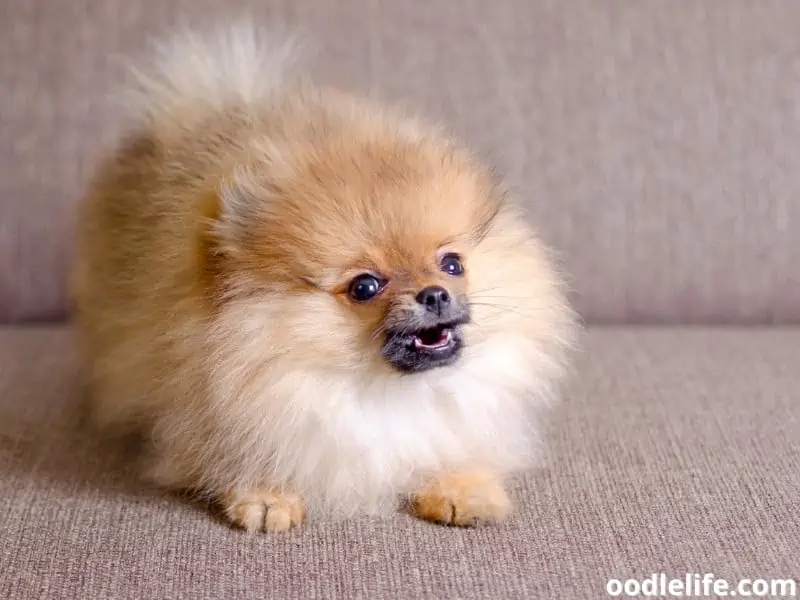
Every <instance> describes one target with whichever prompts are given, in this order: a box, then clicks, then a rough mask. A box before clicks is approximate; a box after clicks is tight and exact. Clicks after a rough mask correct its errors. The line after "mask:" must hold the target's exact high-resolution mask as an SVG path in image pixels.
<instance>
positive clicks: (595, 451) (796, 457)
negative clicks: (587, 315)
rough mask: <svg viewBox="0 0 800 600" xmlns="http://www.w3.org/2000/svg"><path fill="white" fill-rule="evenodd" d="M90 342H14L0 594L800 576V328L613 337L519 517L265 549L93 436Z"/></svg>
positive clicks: (3, 361)
mask: <svg viewBox="0 0 800 600" xmlns="http://www.w3.org/2000/svg"><path fill="white" fill-rule="evenodd" d="M69 338H70V336H69V332H68V330H67V329H63V328H49V329H48V328H34V329H5V330H0V532H2V540H3V543H2V544H1V545H0V598H3V599H4V600H28V599H33V598H36V599H42V600H44V599H48V598H70V599H79V598H80V599H82V600H106V599H109V598H114V599H115V600H141V599H143V598H170V599H187V600H202V599H205V598H225V599H228V600H235V599H237V598H280V599H283V600H301V599H303V600H305V599H308V598H326V599H327V598H389V597H392V598H456V597H461V598H483V599H486V600H490V599H491V600H495V599H497V598H570V599H581V598H587V599H588V598H591V599H596V598H600V597H605V595H604V594H605V584H606V580H608V579H609V578H620V579H625V578H628V577H639V578H641V577H647V576H649V575H650V574H651V573H653V572H665V573H667V574H668V575H669V576H674V577H683V576H684V574H685V573H687V572H688V573H701V574H702V573H705V572H711V573H714V575H716V576H718V577H725V578H728V579H730V580H731V581H733V580H735V579H737V578H739V577H761V578H772V577H776V578H780V577H789V576H795V577H797V576H798V574H800V554H798V548H800V520H798V489H800V446H798V444H799V443H800V402H799V401H798V393H799V392H798V390H800V353H799V352H798V351H797V349H798V348H800V330H784V331H780V330H773V331H767V330H739V331H732V330H704V329H698V330H694V331H688V330H662V331H658V330H647V329H615V330H594V331H592V332H590V333H589V334H588V337H587V340H586V352H585V353H584V354H583V355H582V356H581V359H580V365H579V376H578V377H576V378H575V380H574V382H573V384H572V386H571V391H570V394H569V398H568V400H567V402H566V403H565V404H564V405H563V406H562V407H561V408H560V409H559V410H557V411H556V412H555V414H554V415H553V416H554V419H553V427H552V432H551V433H552V435H551V448H552V450H553V456H552V458H551V460H550V461H549V464H548V466H547V467H546V468H544V469H542V470H540V471H538V472H535V473H532V474H529V475H528V476H526V477H524V478H521V479H520V480H519V481H517V482H515V483H514V485H513V494H514V497H515V499H516V501H517V503H518V505H519V508H518V511H517V513H516V514H515V515H514V517H513V518H512V519H511V520H510V521H508V522H507V523H506V524H504V525H502V526H500V527H496V528H484V529H479V530H472V531H465V530H458V529H448V528H441V527H437V526H433V525H428V524H426V523H422V522H419V521H415V520H413V519H412V518H410V517H408V516H405V515H397V516H394V517H392V518H389V519H385V520H368V519H356V520H353V521H351V522H345V523H331V522H314V523H307V524H305V525H303V526H301V527H300V528H299V529H297V530H295V531H293V532H290V533H288V534H280V535H258V536H255V537H248V536H246V535H244V534H242V533H240V532H237V531H233V530H231V529H229V528H228V527H227V526H226V525H224V524H222V523H221V522H220V521H218V520H216V519H215V518H214V517H213V516H211V515H210V514H209V513H208V512H207V511H205V510H204V509H203V508H202V507H197V506H192V505H189V504H187V503H185V502H183V501H181V500H179V499H175V498H171V497H168V496H165V495H163V494H160V493H158V492H157V491H152V490H145V489H143V488H141V487H140V486H139V485H138V484H137V482H136V479H135V477H134V475H133V473H132V471H131V469H130V467H129V466H125V465H126V464H128V463H125V462H124V461H123V460H122V456H123V452H122V451H121V450H120V449H118V448H109V447H101V446H99V445H98V444H97V443H96V442H95V441H93V440H92V439H91V438H90V437H88V436H87V435H86V434H85V433H83V432H81V430H80V429H78V427H77V420H78V416H79V414H80V413H79V411H78V410H77V405H78V398H79V391H78V390H79V386H78V384H77V380H76V372H75V360H74V351H73V349H72V346H71V345H70V344H71V341H70V339H69Z"/></svg>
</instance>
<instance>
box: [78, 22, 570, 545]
mask: <svg viewBox="0 0 800 600" xmlns="http://www.w3.org/2000/svg"><path fill="white" fill-rule="evenodd" d="M288 48H289V46H286V45H282V44H274V43H271V42H270V41H269V38H268V37H266V38H262V37H261V34H260V33H259V32H258V31H256V30H255V29H251V28H233V29H229V30H227V32H225V33H222V34H219V35H212V36H197V35H183V36H178V37H177V38H176V39H175V41H174V42H173V43H171V44H170V45H169V46H168V47H167V48H165V49H162V52H161V54H160V58H159V59H158V60H157V61H156V64H155V65H154V66H152V67H151V68H148V69H144V70H141V71H139V84H140V85H139V88H138V89H139V94H138V100H139V104H138V105H137V107H136V108H135V112H134V114H135V116H136V123H135V126H134V127H133V128H132V129H131V132H130V135H129V136H127V137H126V138H125V139H124V140H123V141H122V142H121V143H120V144H119V147H118V148H117V150H116V152H115V153H113V155H111V156H109V157H108V160H107V161H106V162H105V163H104V164H103V165H101V167H100V169H99V172H98V174H97V176H96V178H95V180H94V182H93V184H92V187H91V190H90V192H89V194H88V195H87V199H86V202H85V203H84V205H83V207H82V212H81V215H80V219H79V222H80V232H79V240H78V242H79V243H78V253H77V262H76V268H75V271H74V278H73V281H74V292H75V300H76V308H77V311H76V318H77V323H78V326H79V331H80V334H81V340H82V351H83V353H84V356H85V361H84V364H85V367H86V377H87V381H88V385H89V389H90V394H91V406H92V415H93V419H94V422H95V423H96V424H97V425H98V426H100V427H103V428H112V429H119V428H122V429H135V430H138V431H141V432H143V433H144V434H145V436H146V439H147V440H148V442H149V450H148V454H147V457H146V459H147V460H146V464H147V467H146V472H147V475H148V476H149V477H150V478H152V479H154V480H155V481H156V482H158V483H159V484H161V485H163V486H166V487H167V488H172V489H180V490H192V491H194V492H196V493H198V494H200V495H203V496H205V497H208V498H213V499H214V500H216V501H218V502H219V503H220V504H221V506H222V508H223V510H224V513H225V514H226V515H227V517H228V518H229V519H230V520H231V521H232V522H233V523H234V524H236V525H239V526H241V527H243V528H245V529H247V530H249V531H257V530H265V531H280V530H285V529H288V528H289V527H291V526H293V525H296V524H298V523H300V522H301V521H302V520H303V519H304V518H305V517H306V515H311V516H314V515H326V516H329V517H347V516H349V515H354V514H357V513H376V512H377V513H380V512H385V511H386V510H388V509H391V508H393V507H395V506H396V504H397V502H398V500H404V499H405V500H407V505H408V506H409V507H410V510H411V511H412V512H413V513H414V514H416V515H418V516H419V517H421V518H423V519H427V520H430V521H434V522H439V523H445V524H455V525H472V524H476V523H485V522H492V521H499V520H501V519H503V518H504V517H505V516H506V515H507V514H508V513H509V510H510V508H511V503H510V501H509V498H508V496H507V493H506V491H505V489H504V487H503V479H504V477H505V476H506V475H508V474H509V473H511V472H513V471H516V470H518V469H522V468H524V467H526V466H528V465H530V464H531V462H532V461H533V460H535V459H536V457H537V454H538V452H539V449H538V444H537V442H538V438H537V431H538V429H539V426H538V425H537V418H538V416H539V415H540V414H541V409H542V408H544V407H546V406H547V405H548V404H550V403H551V402H552V401H553V400H555V399H556V398H557V396H558V388H559V382H560V380H561V379H562V376H563V373H564V370H565V364H566V357H567V349H568V347H569V345H570V343H571V341H572V340H573V335H574V332H575V319H574V317H573V313H572V311H571V310H570V308H569V306H568V303H567V301H566V299H565V296H564V293H563V291H562V284H561V281H560V279H559V276H558V274H557V272H556V270H555V268H554V266H553V263H552V261H551V259H550V258H549V252H548V250H547V249H546V248H545V247H544V245H543V244H542V242H541V241H540V240H539V238H538V237H537V235H536V234H535V233H534V231H533V230H532V229H531V227H530V225H529V222H528V220H526V219H525V218H524V217H523V215H522V213H521V211H520V209H519V206H518V204H517V202H516V200H515V198H514V197H513V195H512V194H510V193H509V192H508V191H507V189H506V188H505V187H504V186H503V184H502V182H501V181H499V179H498V177H497V176H496V175H495V174H494V172H493V171H492V169H491V168H489V167H488V166H487V165H485V164H484V163H483V162H482V161H481V160H479V159H478V158H477V157H476V156H475V155H473V154H472V153H470V152H469V151H468V150H466V149H465V148H464V147H463V146H462V145H461V144H460V143H459V142H457V141H456V140H454V139H453V138H452V137H450V136H448V135H446V134H445V133H444V132H443V131H442V130H441V128H439V127H436V126H433V125H430V124H427V123H425V122H423V121H420V120H418V119H415V118H412V117H410V116H408V115H406V114H405V113H403V112H401V111H400V110H398V109H396V108H391V107H387V106H382V105H380V104H378V103H376V102H375V101H372V100H368V99H366V98H364V97H360V96H358V95H353V94H349V93H345V92H342V91H339V90H336V89H330V88H328V87H323V86H318V85H315V84H314V83H312V82H311V81H309V80H308V78H306V77H304V76H303V75H302V74H300V73H299V70H298V69H296V68H295V66H294V63H293V61H292V52H290V51H289V49H288Z"/></svg>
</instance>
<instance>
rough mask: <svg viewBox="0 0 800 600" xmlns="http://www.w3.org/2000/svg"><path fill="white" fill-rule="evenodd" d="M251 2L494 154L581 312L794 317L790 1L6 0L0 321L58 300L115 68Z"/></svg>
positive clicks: (598, 317)
mask: <svg viewBox="0 0 800 600" xmlns="http://www.w3.org/2000/svg"><path fill="white" fill-rule="evenodd" d="M243 12H250V13H252V14H254V15H255V16H256V18H258V19H259V20H260V21H262V22H264V23H266V24H269V25H272V26H275V27H279V26H285V27H287V28H290V29H300V30H301V31H302V32H305V34H306V37H307V38H309V39H310V40H311V54H310V59H309V66H310V68H311V69H312V71H314V72H315V73H317V74H318V75H319V76H320V77H321V78H323V79H324V80H325V81H328V82H331V83H334V84H336V85H340V86H343V87H347V88H355V89H360V90H364V91H367V92H374V93H377V94H380V95H381V96H383V97H385V98H387V99H390V100H402V101H405V102H407V103H408V104H409V105H411V106H412V107H415V108H417V109H419V110H421V111H422V112H423V113H425V114H427V115H430V117H431V118H436V119H438V118H441V119H443V120H444V121H445V122H446V123H447V124H448V125H449V126H450V127H451V128H452V129H453V130H455V131H456V132H457V133H459V134H460V135H461V136H462V137H464V138H465V139H466V140H467V141H468V142H470V143H471V144H474V145H475V146H476V147H477V148H478V149H480V150H481V151H483V152H484V153H485V154H487V155H488V156H489V157H490V158H491V159H492V160H494V161H495V162H496V163H497V164H498V165H499V167H500V169H501V170H503V171H505V172H507V173H508V176H509V179H510V180H511V182H512V184H514V185H515V186H516V187H517V188H518V190H519V192H520V193H521V194H522V196H523V197H524V199H525V201H526V202H527V203H528V205H529V206H530V207H531V212H532V216H533V218H534V219H535V220H536V222H537V223H538V225H539V227H540V229H541V231H542V233H543V235H544V236H545V238H546V239H547V240H548V241H550V242H551V243H552V244H553V245H554V246H555V248H556V249H557V251H558V252H559V253H560V255H561V257H562V259H563V261H564V263H565V267H566V270H567V271H568V273H569V274H570V276H571V281H572V285H573V287H574V289H575V298H576V304H577V306H578V308H579V309H580V311H581V313H582V314H583V315H584V316H585V317H586V318H587V320H589V321H591V322H606V323H607V322H618V323H623V322H625V323H641V322H659V323H725V322H727V323H762V324H763V323H784V322H790V321H797V320H798V318H800V279H798V278H797V277H796V276H795V274H794V271H795V266H796V265H797V264H798V261H800V236H797V235H795V229H796V228H797V223H798V222H799V221H800V202H798V201H797V198H798V197H800V175H798V173H800V170H798V168H797V165H798V161H799V160H800V156H798V142H797V140H799V139H800V110H798V109H797V103H798V98H800V77H798V76H797V75H798V72H800V36H798V35H797V24H798V23H800V3H798V2H797V1H796V0H759V1H757V2H755V1H753V0H725V1H717V2H711V1H708V2H691V3H685V4H684V5H681V7H680V9H676V6H675V3H674V2H672V1H671V0H652V1H650V2H637V1H635V0H605V1H603V2H598V1H597V0H499V1H497V2H480V1H478V0H464V1H461V2H453V1H452V0H430V1H425V2H422V1H413V2H397V1H394V0H348V1H347V2H340V1H336V0H322V1H320V0H229V1H226V2H220V1H218V0H124V1H123V0H107V1H105V2H90V1H89V0H73V1H70V2H58V3H54V2H52V1H51V0H26V1H24V2H23V1H15V2H14V1H6V2H3V3H2V4H0V40H2V41H0V90H2V92H0V121H1V123H0V152H2V155H0V320H4V321H6V322H8V321H20V320H26V319H42V318H53V317H59V316H62V315H63V314H64V312H65V310H66V306H67V304H66V292H65V273H66V267H67V265H68V262H69V260H70V256H71V254H72V252H71V244H70V232H71V231H72V230H73V225H74V223H73V221H74V216H73V210H72V209H73V206H74V203H75V201H76V199H77V198H78V197H79V196H80V194H81V193H82V192H83V190H84V189H85V186H86V180H87V178H88V177H89V175H90V173H91V172H92V169H93V168H94V165H95V164H96V162H97V160H98V156H99V153H100V151H101V149H102V148H103V147H104V145H105V144H107V143H109V142H110V140H113V139H114V135H115V134H116V133H117V132H118V130H119V127H120V124H121V115H120V113H119V112H118V111H117V110H116V109H115V108H113V107H112V105H111V104H110V103H108V102H107V95H108V93H109V92H110V91H112V90H113V89H114V86H115V85H116V84H117V83H118V82H119V81H120V80H121V78H122V73H123V71H124V70H123V67H122V65H123V60H122V59H123V58H126V57H137V56H139V55H141V54H142V52H143V51H144V49H145V47H146V38H147V37H148V36H150V35H154V34H157V35H160V34H163V33H165V32H167V31H169V30H170V29H171V28H172V27H173V25H174V24H175V23H178V22H181V21H184V22H189V23H197V24H200V25H207V24H209V23H218V22H221V21H224V20H226V19H229V18H230V15H237V16H238V15H240V14H241V13H243ZM315 48H316V51H314V49H315Z"/></svg>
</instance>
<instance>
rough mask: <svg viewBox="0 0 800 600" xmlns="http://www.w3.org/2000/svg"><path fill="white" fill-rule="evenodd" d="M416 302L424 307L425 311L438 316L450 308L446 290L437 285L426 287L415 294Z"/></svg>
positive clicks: (448, 295)
mask: <svg viewBox="0 0 800 600" xmlns="http://www.w3.org/2000/svg"><path fill="white" fill-rule="evenodd" d="M417 302H419V303H420V304H422V306H424V307H425V310H427V311H430V312H432V313H435V314H437V315H439V316H441V315H442V312H444V310H445V309H446V308H447V307H448V306H450V294H448V293H447V290H446V289H444V288H443V287H441V286H438V285H432V286H429V287H426V288H424V289H422V291H420V293H419V294H417Z"/></svg>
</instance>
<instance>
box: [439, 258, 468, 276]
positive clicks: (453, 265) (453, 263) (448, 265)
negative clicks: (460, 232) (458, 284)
mask: <svg viewBox="0 0 800 600" xmlns="http://www.w3.org/2000/svg"><path fill="white" fill-rule="evenodd" d="M439 266H440V267H441V269H442V271H444V272H445V273H447V274H448V275H452V276H454V277H456V276H458V275H462V274H463V273H464V265H462V264H461V257H460V256H459V255H458V254H445V255H444V256H443V257H442V261H441V262H440V263H439Z"/></svg>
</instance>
